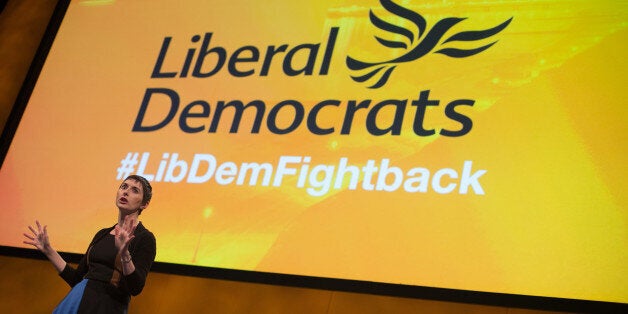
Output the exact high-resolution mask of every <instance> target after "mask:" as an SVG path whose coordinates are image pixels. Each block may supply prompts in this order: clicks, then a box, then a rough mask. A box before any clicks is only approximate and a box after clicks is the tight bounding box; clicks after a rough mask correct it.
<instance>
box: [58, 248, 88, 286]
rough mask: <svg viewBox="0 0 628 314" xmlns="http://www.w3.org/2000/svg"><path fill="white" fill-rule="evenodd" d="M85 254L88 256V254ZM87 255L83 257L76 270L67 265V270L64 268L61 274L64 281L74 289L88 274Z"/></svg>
mask: <svg viewBox="0 0 628 314" xmlns="http://www.w3.org/2000/svg"><path fill="white" fill-rule="evenodd" d="M85 254H86V255H87V253H85ZM86 255H83V257H82V258H81V261H80V262H79V264H78V267H77V268H76V269H75V268H73V267H72V266H70V264H68V263H66V264H65V268H63V270H62V271H61V272H60V273H59V276H61V278H63V280H65V282H67V283H68V285H70V287H74V286H75V285H76V284H77V283H79V282H81V280H83V276H85V274H87V259H86V258H85V256H86Z"/></svg>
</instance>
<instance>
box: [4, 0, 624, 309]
mask: <svg viewBox="0 0 628 314" xmlns="http://www.w3.org/2000/svg"><path fill="white" fill-rule="evenodd" d="M171 3H172V2H171V1H161V0H160V1H157V0H151V1H120V0H118V1H73V2H72V3H71V4H70V6H69V8H68V10H67V13H66V15H65V18H64V21H63V23H62V25H61V27H60V29H59V32H58V34H57V37H56V39H55V41H54V43H53V45H52V48H51V51H50V53H49V55H48V57H47V60H46V62H45V65H44V67H43V69H42V72H41V74H40V76H39V79H38V82H37V84H36V86H35V89H34V91H33V93H32V95H31V97H30V100H29V102H28V105H27V107H26V110H25V112H24V115H23V117H22V120H21V122H20V124H19V127H18V129H17V131H16V133H15V136H14V138H13V140H12V143H11V146H10V149H9V152H8V154H7V156H6V158H5V160H4V163H3V165H2V169H1V172H0V191H2V192H1V194H0V206H1V211H0V217H1V220H2V221H3V222H4V227H2V228H0V244H1V245H5V246H15V247H26V246H25V245H24V244H22V240H23V236H22V233H23V232H24V231H25V230H26V226H28V225H30V224H33V223H34V221H35V220H36V219H38V220H39V221H41V222H42V223H43V224H46V225H47V226H48V231H49V234H50V237H51V241H52V243H53V246H54V247H55V248H57V249H58V250H60V251H65V252H76V253H83V252H84V250H85V249H86V247H87V244H88V243H89V241H90V239H91V237H92V235H93V234H94V233H95V232H96V231H97V230H98V229H99V228H102V227H108V226H111V225H113V224H114V223H115V222H116V220H117V208H116V207H115V203H114V201H115V192H116V189H117V187H118V184H119V183H120V182H121V180H120V179H119V178H118V177H117V176H118V172H117V169H118V167H120V166H121V160H123V159H124V158H125V157H126V156H127V155H128V154H129V153H131V154H134V153H138V156H139V157H141V156H143V155H144V154H145V153H147V154H146V156H150V158H148V159H147V160H146V168H145V169H144V171H143V173H144V174H156V172H157V169H158V167H159V163H160V162H161V161H162V159H163V158H162V157H163V156H164V154H168V155H167V156H172V155H173V154H175V153H176V154H178V155H177V156H178V157H177V158H178V160H184V161H187V162H188V165H190V162H191V160H192V159H193V158H194V156H195V155H196V154H205V155H212V156H213V157H214V158H215V159H216V160H217V163H218V164H222V163H226V162H232V163H233V164H235V165H238V166H239V165H241V164H242V163H259V164H264V163H267V164H270V165H272V166H275V167H276V166H277V165H278V160H279V159H280V158H281V157H282V156H297V157H309V159H308V161H309V170H312V169H313V168H314V167H315V166H316V165H335V166H338V165H339V162H340V160H341V159H342V158H346V160H347V161H348V163H349V164H351V165H354V166H356V167H364V166H366V165H367V164H368V162H369V160H372V161H374V162H375V163H376V164H377V165H380V164H381V161H382V160H383V159H387V160H389V166H390V167H397V168H399V169H402V170H404V171H407V170H409V169H412V168H417V167H420V168H424V169H427V170H428V171H429V172H430V176H433V175H434V174H435V173H436V172H437V171H438V170H439V169H451V170H452V171H454V172H456V173H457V174H458V176H459V177H460V176H461V173H462V167H463V165H464V163H465V162H466V161H469V162H471V163H472V168H473V169H472V170H471V171H473V172H475V171H479V170H484V171H485V173H483V175H481V176H480V177H479V178H478V181H479V183H480V184H481V186H482V189H483V194H482V193H477V191H476V190H473V189H472V188H469V190H468V192H467V193H466V194H465V193H460V192H459V189H458V188H459V185H456V187H455V189H454V190H453V191H452V192H450V193H437V192H436V191H435V189H434V188H433V187H432V183H431V182H430V183H429V184H428V188H427V190H426V191H424V192H423V191H419V192H407V191H404V190H403V188H400V189H397V190H395V191H377V190H368V189H365V188H363V182H364V181H366V180H367V178H364V177H363V176H361V177H360V180H359V183H358V184H357V188H355V189H351V188H349V186H350V182H349V180H347V179H345V180H344V181H342V180H341V182H340V183H339V184H341V186H340V187H338V188H335V187H333V186H332V187H331V188H330V189H329V191H327V192H325V193H319V194H322V195H312V193H308V191H307V184H305V186H299V182H298V180H299V177H298V176H297V175H292V176H285V178H284V179H283V180H282V181H281V183H280V184H278V185H277V186H275V185H273V184H272V182H273V180H271V181H270V182H271V184H268V185H263V184H261V183H259V182H261V180H260V181H259V182H258V183H257V184H253V185H250V184H248V177H247V181H246V182H245V183H244V184H240V185H239V184H235V183H230V184H219V183H218V182H217V181H216V180H215V178H211V179H210V180H207V181H206V182H204V183H187V182H186V181H185V180H182V181H181V182H164V181H163V180H161V181H159V180H154V182H153V183H152V184H153V188H154V197H153V200H152V202H151V204H150V206H149V207H148V209H147V210H146V211H145V212H144V213H143V214H142V215H141V220H142V221H143V223H144V224H145V225H146V226H147V228H149V229H150V230H151V231H153V232H154V234H155V235H156V237H157V247H158V249H157V261H161V262H170V263H177V264H189V265H199V266H209V267H217V268H230V269H238V270H253V271H260V272H272V273H283V274H298V275H306V276H317V277H330V278H342V279H355V280H364V281H375V282H384V283H394V284H408V285H417V286H427V287H443V288H453V289H462V290H473V291H487V292H501V293H512V294H522V295H532V296H552V297H559V298H574V299H585V300H596V301H611V302H622V303H626V302H628V290H627V289H626V286H627V284H628V267H626V265H628V211H627V206H628V202H627V197H626V193H625V191H626V187H627V185H626V183H625V182H626V180H625V177H626V175H628V171H627V168H626V158H625V157H624V156H625V155H626V153H627V150H626V140H627V138H626V122H627V117H628V109H626V108H627V107H626V105H627V102H626V97H627V96H628V95H627V93H626V86H625V82H626V78H627V77H626V73H627V62H626V58H625V50H626V48H628V47H627V46H626V43H627V42H628V36H627V35H628V33H627V30H626V26H627V25H628V24H627V23H628V5H627V3H626V2H624V1H577V0H571V1H535V0H530V1H518V2H512V1H487V2H464V1H463V2H455V1H444V2H443V1H403V2H399V3H398V4H399V5H402V6H403V7H405V8H408V9H410V10H412V11H415V12H417V13H419V14H421V15H422V16H423V17H424V18H425V20H426V22H427V28H428V29H429V28H430V27H432V26H433V25H434V24H436V23H437V22H438V21H439V20H441V19H444V18H447V17H466V18H467V19H466V20H464V21H462V22H460V23H459V24H457V25H456V26H455V27H454V28H452V32H460V31H472V30H482V29H488V28H491V27H494V26H496V25H498V24H500V23H502V22H504V21H506V20H507V19H509V18H511V17H512V18H513V20H512V22H511V23H510V24H509V25H508V26H507V27H506V28H505V29H504V30H503V31H501V32H499V33H498V34H495V35H494V36H492V37H490V38H488V39H484V40H482V41H480V43H481V44H488V43H491V42H493V41H496V40H497V43H495V44H494V45H493V46H491V47H490V48H489V49H487V50H485V51H483V52H482V53H479V54H477V55H474V56H471V57H466V58H451V57H447V56H445V55H442V54H435V53H430V54H427V55H425V56H424V57H422V58H419V59H417V60H415V61H411V62H406V63H401V64H398V65H397V67H396V69H395V70H394V71H393V73H392V75H391V77H390V79H389V81H388V82H387V83H386V85H384V86H383V87H381V88H377V89H370V88H368V85H367V84H363V83H359V82H355V81H353V80H352V79H351V75H355V73H353V72H352V71H351V70H350V69H348V68H347V66H346V63H345V60H346V57H347V56H351V57H352V58H355V59H358V60H362V61H383V60H389V59H393V58H394V56H395V53H397V52H396V51H397V50H395V49H392V48H389V47H384V46H383V45H382V44H380V43H379V42H378V41H377V40H376V39H375V38H374V36H379V37H381V38H387V39H390V40H401V39H400V38H399V36H398V35H392V36H391V35H390V34H386V32H383V31H382V30H381V29H378V28H377V27H375V26H374V25H373V24H372V23H371V21H370V20H369V10H372V11H373V13H374V14H375V15H377V16H378V17H380V18H382V19H384V20H387V21H389V22H390V23H398V25H402V26H403V27H405V28H407V29H412V27H413V25H412V24H408V23H407V21H403V19H401V18H399V17H396V16H393V15H392V14H390V13H389V12H387V11H386V10H385V9H384V8H383V7H382V5H381V4H380V3H379V2H378V1H362V0H360V1H357V0H336V1H308V3H307V4H305V3H303V2H301V1H244V0H238V1H234V0H229V1H200V0H193V1H183V2H179V3H178V4H177V5H176V6H172V5H171ZM404 23H405V24H404ZM332 28H337V29H338V35H337V39H336V41H335V45H334V47H333V49H334V50H333V55H332V57H331V60H330V65H329V71H328V73H327V74H326V75H320V74H319V73H318V70H319V67H320V65H321V62H322V55H323V53H324V48H325V44H326V43H327V42H328V37H329V34H330V30H331V29H332ZM205 33H212V38H211V43H210V48H213V47H217V46H220V47H223V48H224V49H225V50H226V51H227V52H228V54H232V53H233V52H234V51H236V50H237V49H238V48H241V47H244V46H254V47H257V48H258V49H259V50H260V52H261V54H262V56H261V57H260V60H262V59H263V56H264V54H265V52H266V51H267V49H268V47H269V46H273V45H274V46H280V45H284V44H286V45H288V49H292V48H294V47H296V46H298V45H301V44H320V47H321V48H320V49H319V51H318V54H317V55H316V57H317V59H316V61H315V64H316V67H315V70H314V73H313V74H312V75H296V76H289V75H286V74H284V72H283V69H282V63H281V62H282V60H283V59H282V57H283V56H285V54H277V56H276V59H273V63H272V65H271V67H270V69H269V73H268V75H266V76H260V75H259V73H260V69H261V63H262V62H261V61H258V62H251V63H242V64H240V65H239V66H241V69H242V70H246V69H251V70H254V74H253V75H250V76H246V77H234V76H232V75H230V74H229V72H228V71H227V65H226V64H225V66H224V67H223V68H222V70H221V71H219V72H218V73H216V74H215V75H213V76H211V77H207V78H196V77H192V76H191V74H190V75H188V77H183V78H182V77H179V76H177V77H175V78H151V73H152V72H153V69H154V67H155V64H156V61H157V57H158V54H159V51H160V48H161V46H162V42H163V41H164V38H165V37H170V38H172V40H171V43H170V46H169V49H168V53H167V55H166V58H165V59H164V61H163V64H162V70H163V71H164V72H168V71H171V72H179V71H180V70H181V67H182V66H183V63H184V60H185V58H186V53H187V52H188V49H191V48H195V49H196V54H198V51H199V50H200V45H201V41H202V39H201V41H198V42H192V41H191V38H192V36H194V35H200V36H201V38H202V37H203V35H204V34H205ZM395 36H397V37H395ZM460 46H462V47H465V48H473V43H466V42H463V43H460ZM476 47H477V46H476ZM303 51H305V50H303ZM305 55H306V54H299V55H296V56H295V59H294V60H293V62H294V66H295V67H298V65H304V64H305V62H306V61H307V60H306V58H305V57H304V56H305ZM212 58H213V57H207V59H206V60H205V62H206V64H205V65H204V66H205V70H209V69H210V68H211V66H212V62H213V64H215V62H216V61H215V59H212ZM194 60H196V59H194ZM193 66H194V61H193V62H192V68H193ZM190 73H191V70H190ZM149 88H167V89H170V90H174V91H176V92H177V93H178V95H179V97H180V102H181V103H180V105H179V108H178V113H177V116H176V117H175V118H174V119H173V120H172V122H170V123H169V124H168V125H167V126H165V127H163V128H161V129H159V130H156V131H152V132H132V128H133V124H134V122H135V119H136V117H137V115H138V110H139V108H140V104H141V102H142V98H143V97H144V94H145V92H146V90H147V89H149ZM426 90H429V91H430V99H433V100H439V101H440V104H439V106H432V107H430V108H428V110H427V113H426V115H425V119H424V121H423V126H424V127H425V128H430V129H435V130H436V133H437V134H436V135H433V136H418V135H416V134H415V133H414V132H413V130H412V123H413V118H414V112H415V108H414V107H411V106H410V102H411V101H412V100H415V99H417V98H418V97H419V94H420V93H421V91H426ZM328 99H334V100H338V101H340V105H339V106H338V107H333V108H332V107H327V109H324V110H321V114H319V116H318V124H319V125H320V126H321V127H325V128H328V127H334V128H335V132H334V133H332V134H328V135H315V134H312V133H311V132H309V131H308V130H307V128H306V122H305V121H304V122H303V123H302V124H301V125H300V126H299V128H297V129H296V130H295V131H294V132H291V133H288V134H284V135H278V134H274V133H272V132H270V131H269V130H268V128H267V127H266V124H265V123H264V124H262V127H261V129H260V132H259V133H257V134H255V133H251V131H250V130H251V125H252V120H253V116H252V115H247V114H245V115H244V116H243V118H242V122H241V124H240V128H239V130H238V132H236V133H230V132H229V127H230V125H231V120H232V115H230V114H229V113H228V111H225V112H224V113H223V119H222V120H221V124H220V125H219V128H218V130H217V131H216V132H213V133H211V132H207V129H208V127H209V124H210V122H211V118H212V117H213V114H214V108H215V105H216V104H217V103H218V102H219V101H231V100H240V101H242V102H244V103H245V104H246V103H248V102H251V101H253V100H261V101H263V102H264V103H265V104H266V106H267V111H266V113H268V111H269V110H270V108H272V107H273V106H275V105H276V104H278V103H280V102H282V101H284V100H297V101H299V102H300V103H301V104H303V107H304V108H305V109H306V112H307V111H308V110H309V109H311V108H312V107H313V106H314V105H315V104H317V103H319V102H321V101H324V100H328ZM365 99H371V100H372V102H371V106H373V105H374V104H376V103H378V102H381V101H384V100H390V99H397V100H408V106H407V110H406V114H405V116H404V124H403V127H402V130H401V134H400V135H391V134H384V135H381V136H375V135H372V134H370V133H368V132H367V131H366V130H365V121H366V114H367V112H368V110H363V111H358V112H356V115H355V117H354V124H353V126H352V129H351V132H350V134H340V128H341V125H342V121H343V118H344V110H345V109H346V106H347V103H348V102H349V101H350V100H356V101H358V102H359V101H362V100H365ZM458 99H472V100H474V101H475V103H474V105H473V106H461V107H458V108H457V109H456V110H457V111H458V112H459V113H461V114H463V115H465V116H467V117H468V118H470V119H471V120H472V122H473V128H472V129H471V131H470V132H468V133H467V134H465V135H463V136H459V137H447V136H443V135H438V130H440V129H443V128H444V129H450V130H457V129H459V128H460V123H458V122H456V121H454V120H451V119H448V118H447V117H446V115H445V113H444V112H445V109H444V108H445V106H446V104H448V103H450V102H451V101H454V100H458ZM197 100H203V101H205V102H207V103H208V104H209V105H210V107H211V112H210V116H209V118H192V119H189V120H188V122H189V124H190V126H196V127H200V126H203V127H204V131H202V132H198V133H185V132H183V131H181V129H180V128H179V124H178V123H179V116H180V112H181V110H182V108H183V107H184V106H186V105H187V104H189V103H191V102H193V101H197ZM167 110H168V101H167V99H166V98H163V97H162V98H159V97H155V98H154V99H152V103H151V106H150V109H149V110H148V113H147V115H146V117H145V121H144V123H145V124H146V125H148V124H150V123H153V124H156V123H157V122H158V121H159V120H160V119H163V117H165V115H166V113H167ZM291 116H292V114H291V111H290V109H286V110H285V111H281V114H280V115H279V116H278V119H277V124H278V126H280V127H282V128H285V127H287V126H288V125H289V124H290V123H291V120H290V117H291ZM392 119H393V110H391V109H383V110H382V111H381V112H380V114H379V115H378V117H377V124H378V126H380V127H381V128H385V127H386V126H389V125H390V123H391V121H392ZM264 121H266V120H264ZM300 165H302V164H299V166H294V167H295V168H299V167H300ZM201 170H202V169H201ZM201 170H199V171H201ZM135 171H137V167H136V169H135ZM446 173H448V174H451V173H452V172H451V171H449V172H446ZM321 175H322V174H321ZM371 179H372V178H371ZM459 179H460V178H458V179H456V178H455V177H452V176H451V175H446V176H443V179H442V180H441V182H440V183H441V184H442V185H443V186H447V185H449V184H458V183H459ZM387 180H388V181H387V184H393V183H392V181H391V180H392V176H390V177H388V178H387ZM374 181H375V180H373V182H374ZM306 183H307V182H306Z"/></svg>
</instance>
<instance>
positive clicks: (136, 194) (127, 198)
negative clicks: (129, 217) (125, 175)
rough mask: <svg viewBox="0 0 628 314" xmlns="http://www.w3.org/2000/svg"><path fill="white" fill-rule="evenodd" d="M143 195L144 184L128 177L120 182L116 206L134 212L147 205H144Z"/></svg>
mask: <svg viewBox="0 0 628 314" xmlns="http://www.w3.org/2000/svg"><path fill="white" fill-rule="evenodd" d="M143 197H144V191H143V190H142V184H141V183H139V182H138V181H135V180H133V179H128V180H125V181H124V182H122V184H120V188H119V189H118V193H117V195H116V206H118V208H119V209H120V210H123V211H125V212H126V213H132V212H134V211H137V210H139V209H140V208H141V209H144V208H145V207H146V204H144V205H142V198H143Z"/></svg>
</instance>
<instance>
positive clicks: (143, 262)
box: [124, 232, 157, 296]
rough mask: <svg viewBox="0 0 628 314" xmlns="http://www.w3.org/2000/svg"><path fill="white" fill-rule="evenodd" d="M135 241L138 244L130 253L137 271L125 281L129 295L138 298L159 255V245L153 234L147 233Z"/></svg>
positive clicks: (125, 277) (127, 276)
mask: <svg viewBox="0 0 628 314" xmlns="http://www.w3.org/2000/svg"><path fill="white" fill-rule="evenodd" d="M134 240H137V242H136V243H135V245H134V247H133V248H130V250H129V251H130V252H131V258H132V259H133V265H135V271H134V272H132V273H130V274H128V275H126V276H124V279H125V280H124V281H125V282H126V286H127V289H128V290H129V293H130V294H131V295H133V296H136V295H138V294H140V292H142V289H144V284H145V283H146V276H148V272H149V271H150V268H151V266H152V265H153V261H154V260H155V254H156V253H157V243H156V241H155V236H154V235H153V234H152V233H151V232H146V233H145V234H144V235H143V236H142V237H141V238H140V239H138V238H136V239H134Z"/></svg>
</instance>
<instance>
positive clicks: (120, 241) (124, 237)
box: [115, 216, 136, 252]
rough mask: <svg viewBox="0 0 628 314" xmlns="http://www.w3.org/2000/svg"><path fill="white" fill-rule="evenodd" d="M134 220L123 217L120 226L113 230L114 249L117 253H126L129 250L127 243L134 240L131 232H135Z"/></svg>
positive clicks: (129, 217)
mask: <svg viewBox="0 0 628 314" xmlns="http://www.w3.org/2000/svg"><path fill="white" fill-rule="evenodd" d="M135 227H136V225H135V219H133V218H132V217H131V216H126V217H124V222H123V223H122V226H120V225H119V224H118V225H116V228H115V238H116V249H118V252H126V251H127V250H128V248H129V243H131V240H133V238H135V235H134V234H133V232H135Z"/></svg>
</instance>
